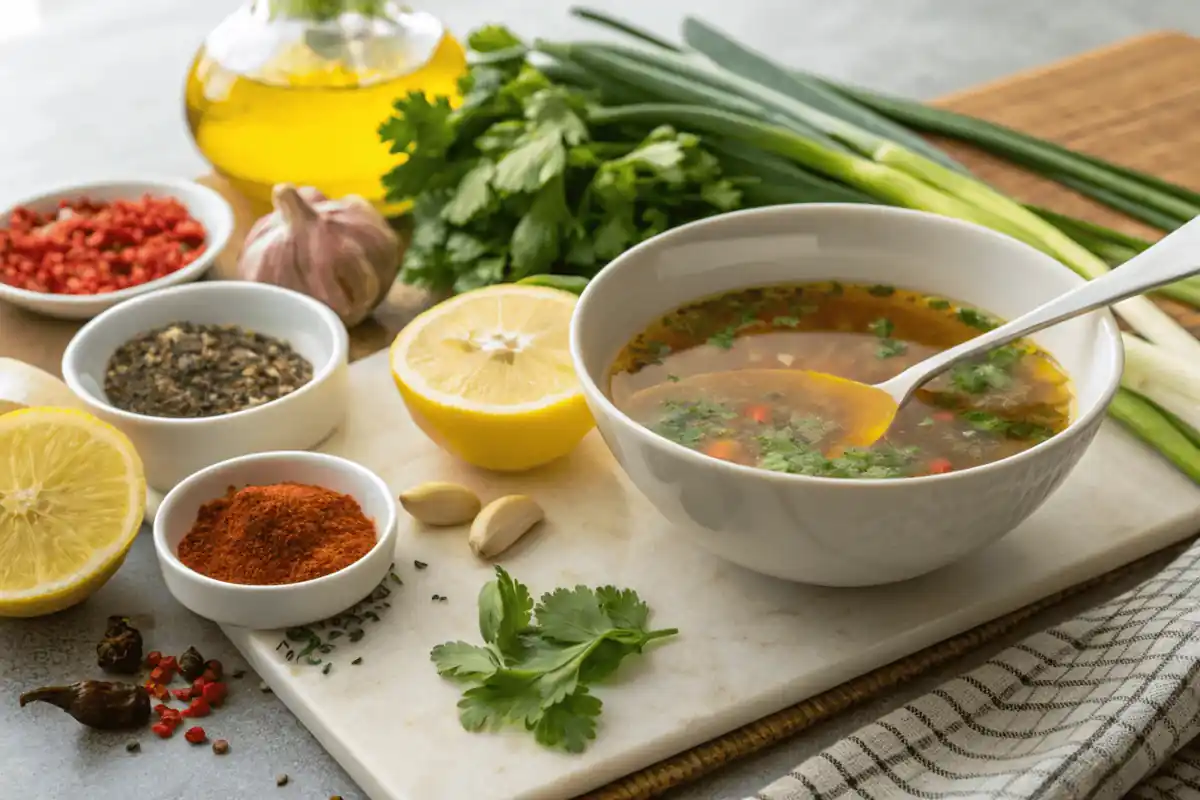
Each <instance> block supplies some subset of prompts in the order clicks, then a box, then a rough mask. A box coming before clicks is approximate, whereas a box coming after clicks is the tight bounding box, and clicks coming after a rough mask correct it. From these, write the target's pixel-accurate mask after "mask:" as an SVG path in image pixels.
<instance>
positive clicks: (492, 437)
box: [391, 284, 594, 472]
mask: <svg viewBox="0 0 1200 800" xmlns="http://www.w3.org/2000/svg"><path fill="white" fill-rule="evenodd" d="M577 299H578V298H577V297H576V296H575V295H573V294H571V293H570V292H564V291H560V290H558V289H550V288H546V287H541V286H516V285H511V284H508V285H501V286H490V287H487V288H484V289H477V290H475V291H472V292H466V293H464V294H461V295H458V296H457V297H454V298H451V299H450V300H447V301H446V302H444V303H442V304H440V305H437V306H434V307H433V308H431V309H429V310H428V311H426V312H424V313H423V314H421V315H420V316H418V317H417V318H416V319H414V320H413V321H412V322H410V323H409V324H408V325H407V326H406V327H405V328H404V330H402V331H401V332H400V335H399V336H397V337H396V341H395V342H394V343H393V344H392V350H391V365H392V377H393V378H395V381H396V386H397V387H398V388H399V389H400V394H401V396H402V397H403V398H404V401H405V404H406V405H407V406H408V409H409V412H410V413H411V414H412V417H413V420H414V421H415V422H416V423H417V425H418V426H420V428H421V429H422V430H423V431H425V433H426V434H427V435H428V436H429V437H430V438H431V439H433V440H434V441H435V442H437V443H438V444H439V445H441V446H442V447H443V448H445V449H446V450H448V451H449V452H451V453H453V454H455V455H457V456H458V457H460V458H462V459H463V460H464V461H467V462H468V463H470V464H474V465H475V466H477V467H483V468H485V469H492V470H501V471H506V472H513V471H519V470H525V469H530V468H532V467H536V466H539V465H541V464H545V463H547V462H549V461H553V460H554V459H556V458H560V457H562V456H564V455H566V454H567V453H569V452H570V451H571V450H572V449H573V448H574V447H575V445H576V444H578V443H579V440H580V439H582V438H583V436H584V435H585V434H586V433H587V432H588V431H589V430H591V429H592V426H593V425H594V423H593V421H592V416H591V414H590V412H589V411H588V408H587V404H586V403H585V402H584V399H583V393H582V391H581V389H580V387H579V380H578V379H577V378H576V376H575V369H574V367H573V366H572V364H571V353H570V350H569V347H568V339H569V336H570V324H571V314H572V313H573V312H574V310H575V303H576V301H577Z"/></svg>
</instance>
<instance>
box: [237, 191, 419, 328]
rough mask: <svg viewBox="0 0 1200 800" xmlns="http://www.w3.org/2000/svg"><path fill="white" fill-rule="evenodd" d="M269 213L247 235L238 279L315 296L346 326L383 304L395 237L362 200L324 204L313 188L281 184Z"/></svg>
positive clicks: (393, 266) (396, 257)
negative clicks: (273, 208)
mask: <svg viewBox="0 0 1200 800" xmlns="http://www.w3.org/2000/svg"><path fill="white" fill-rule="evenodd" d="M272 200H273V202H274V205H275V210H274V211H272V212H271V213H270V214H267V215H266V216H265V217H263V218H262V219H260V220H258V222H256V223H254V227H252V228H251V229H250V233H249V234H248V235H247V236H246V243H245V245H244V246H243V247H242V254H241V256H240V257H239V258H238V274H239V275H241V277H242V278H245V279H246V280H251V281H258V282H260V283H271V284H275V285H276V286H283V287H285V288H288V289H295V290H296V291H298V292H303V293H304V294H307V295H309V296H310V297H314V298H316V299H317V300H320V301H321V302H323V303H325V304H326V305H327V306H329V307H330V308H332V309H333V310H334V311H335V312H336V313H337V315H338V316H339V317H341V318H342V321H343V322H345V323H346V325H347V326H352V325H357V324H358V323H360V322H362V321H363V320H364V319H366V318H367V317H368V316H369V315H370V313H371V312H372V311H374V310H375V307H376V306H378V305H379V304H380V303H381V302H383V298H384V297H386V296H387V293H388V290H389V289H390V288H391V286H392V282H393V281H395V279H396V275H397V273H398V272H399V271H400V258H401V255H402V253H401V248H400V239H399V237H398V236H396V232H395V231H393V230H392V228H391V226H389V225H388V223H387V220H385V219H384V218H383V216H382V215H381V214H380V213H379V212H378V211H376V210H375V209H374V208H373V207H372V206H371V205H370V204H369V203H368V202H367V201H366V200H363V199H362V198H361V197H357V196H354V195H350V196H348V197H343V198H341V199H340V200H329V199H327V198H326V197H325V196H324V195H323V194H321V193H320V192H318V191H317V190H316V189H313V188H310V187H304V188H301V189H297V188H296V187H294V186H291V185H290V184H286V183H281V184H279V185H278V186H276V187H275V190H274V192H273V193H272Z"/></svg>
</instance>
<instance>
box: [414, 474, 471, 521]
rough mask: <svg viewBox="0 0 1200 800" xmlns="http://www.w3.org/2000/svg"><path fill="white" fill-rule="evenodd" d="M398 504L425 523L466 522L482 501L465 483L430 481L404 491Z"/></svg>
mask: <svg viewBox="0 0 1200 800" xmlns="http://www.w3.org/2000/svg"><path fill="white" fill-rule="evenodd" d="M400 505H402V506H404V510H405V511H407V512H408V513H409V514H411V515H412V516H413V517H414V518H415V519H417V520H418V521H420V522H424V523H425V524H426V525H465V524H467V523H468V522H470V521H471V520H473V519H475V515H476V514H478V513H479V509H480V508H481V507H482V505H483V504H482V503H481V502H480V500H479V496H478V495H476V494H475V493H474V492H472V491H471V490H470V489H468V488H467V487H465V486H461V485H459V484H457V483H446V482H444V481H429V482H428V483H422V484H419V485H417V486H414V487H412V488H411V489H408V490H407V491H405V492H403V493H402V494H401V495H400Z"/></svg>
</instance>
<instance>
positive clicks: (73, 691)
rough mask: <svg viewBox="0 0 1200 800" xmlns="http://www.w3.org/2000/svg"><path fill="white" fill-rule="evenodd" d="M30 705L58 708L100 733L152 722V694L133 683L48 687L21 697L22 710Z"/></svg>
mask: <svg viewBox="0 0 1200 800" xmlns="http://www.w3.org/2000/svg"><path fill="white" fill-rule="evenodd" d="M29 703H49V704H50V705H54V706H58V707H59V708H61V709H62V710H63V711H66V712H67V713H68V714H70V715H71V716H72V717H74V718H75V719H76V720H77V721H78V722H80V723H81V724H83V725H86V726H88V727H89V728H97V729H99V730H129V729H132V728H140V727H142V726H143V725H145V724H146V723H147V722H149V721H150V695H149V694H148V693H147V692H146V690H145V689H144V688H143V687H141V686H138V685H137V684H133V683H113V682H109V681H78V682H77V683H72V684H68V685H66V686H45V687H42V688H41V689H34V690H33V691H31V692H25V693H24V694H22V695H21V697H20V704H21V707H22V708H24V707H25V706H26V705H28V704H29Z"/></svg>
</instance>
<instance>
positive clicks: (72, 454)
mask: <svg viewBox="0 0 1200 800" xmlns="http://www.w3.org/2000/svg"><path fill="white" fill-rule="evenodd" d="M145 505H146V478H145V475H144V474H143V471H142V461H141V459H140V458H139V457H138V454H137V451H136V450H135V449H134V447H133V445H132V444H131V443H130V441H129V440H128V439H127V438H125V436H124V434H122V433H121V432H120V431H118V430H117V429H116V428H114V427H112V426H111V425H109V424H108V423H106V422H102V421H101V420H98V419H96V418H95V417H93V416H92V415H90V414H87V413H85V412H83V411H77V410H73V409H66V408H29V409H24V410H21V411H13V412H11V413H8V414H3V415H0V616H6V617H33V616H39V615H41V614H49V613H52V612H54V611H59V610H61V609H64V608H66V607H68V606H71V605H74V604H75V603H78V602H80V601H81V600H84V599H85V598H87V597H88V596H89V595H90V594H92V592H94V591H96V590H97V589H99V588H100V587H101V586H103V585H104V583H105V581H107V580H108V579H109V578H110V577H112V574H113V573H114V572H116V571H117V567H119V566H120V565H121V562H122V561H123V560H124V558H125V553H126V552H127V551H128V550H129V547H130V545H131V544H133V539H134V537H135V536H136V535H137V532H138V528H139V527H140V526H141V524H142V515H143V513H144V511H145Z"/></svg>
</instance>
